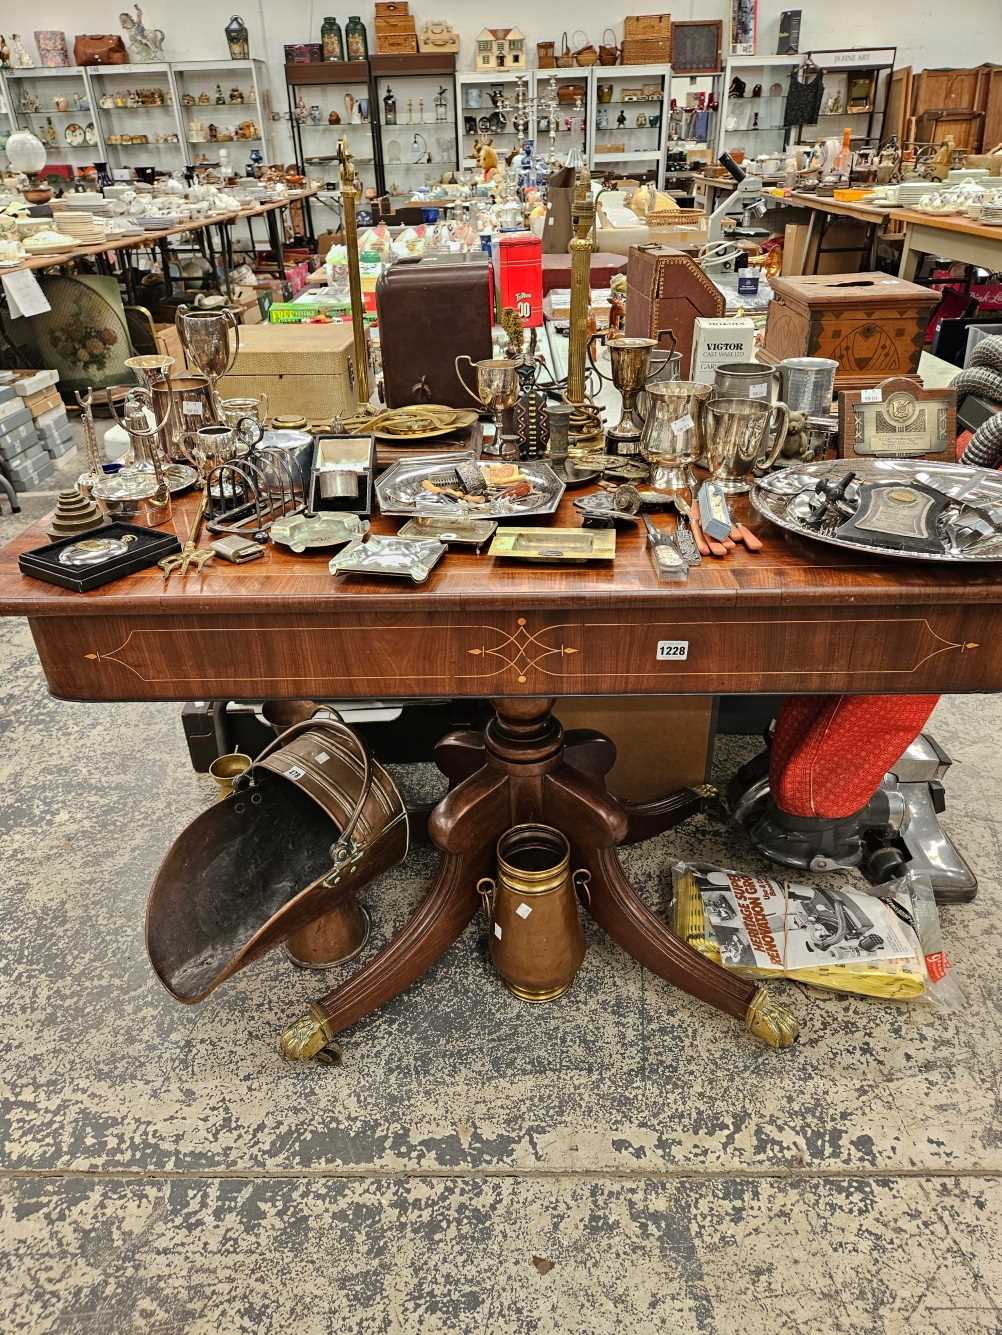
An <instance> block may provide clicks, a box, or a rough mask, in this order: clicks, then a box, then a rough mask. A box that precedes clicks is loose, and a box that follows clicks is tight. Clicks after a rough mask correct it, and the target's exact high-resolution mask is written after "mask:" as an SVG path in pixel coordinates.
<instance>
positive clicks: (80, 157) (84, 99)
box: [4, 65, 107, 178]
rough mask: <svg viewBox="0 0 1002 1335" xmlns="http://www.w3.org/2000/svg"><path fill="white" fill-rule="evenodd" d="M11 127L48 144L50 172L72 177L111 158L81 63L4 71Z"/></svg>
mask: <svg viewBox="0 0 1002 1335" xmlns="http://www.w3.org/2000/svg"><path fill="white" fill-rule="evenodd" d="M4 78H5V80H6V86H7V97H8V100H9V109H10V114H11V128H12V129H23V130H30V131H31V132H32V134H33V135H35V136H36V138H38V139H40V140H41V141H42V143H43V144H44V145H45V149H46V154H47V163H46V171H48V172H51V173H52V174H53V175H56V176H66V177H69V178H72V177H73V176H75V175H76V174H77V173H78V172H79V171H80V170H81V169H82V168H84V167H89V166H90V165H91V164H92V163H93V162H95V161H97V162H103V161H105V160H106V159H107V153H106V151H105V147H104V142H103V140H102V138H101V129H100V126H99V125H98V123H97V118H96V114H95V112H94V110H93V103H92V92H91V85H90V82H89V80H88V78H87V71H86V70H85V69H83V68H81V67H79V66H76V65H71V66H65V67H63V66H60V67H59V68H53V69H49V68H43V67H40V66H39V67H36V68H33V69H8V70H5V71H4Z"/></svg>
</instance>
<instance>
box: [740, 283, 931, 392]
mask: <svg viewBox="0 0 1002 1335" xmlns="http://www.w3.org/2000/svg"><path fill="white" fill-rule="evenodd" d="M772 292H773V296H772V301H771V302H770V303H769V315H768V319H767V321H766V326H765V346H764V348H763V355H764V357H765V359H766V360H767V361H769V362H773V363H775V362H781V361H782V360H783V359H784V358H785V357H830V358H832V359H833V360H834V361H837V362H838V364H839V368H840V369H839V371H838V373H837V375H836V377H835V385H836V387H837V388H839V389H868V388H870V387H871V386H873V385H879V384H880V382H881V381H882V380H886V379H887V377H888V376H892V375H913V374H914V373H915V371H916V370H917V369H918V364H919V357H920V356H921V354H922V344H923V342H924V340H925V331H926V325H927V323H928V321H929V316H930V315H931V314H932V311H933V309H934V308H935V307H936V306H937V305H938V304H939V293H938V292H931V291H930V290H929V288H927V287H919V286H918V284H917V283H907V282H905V280H904V279H903V278H892V277H890V276H889V275H888V274H883V273H851V274H850V273H838V274H813V275H812V274H804V275H803V276H801V277H796V278H792V277H791V278H774V279H773V280H772Z"/></svg>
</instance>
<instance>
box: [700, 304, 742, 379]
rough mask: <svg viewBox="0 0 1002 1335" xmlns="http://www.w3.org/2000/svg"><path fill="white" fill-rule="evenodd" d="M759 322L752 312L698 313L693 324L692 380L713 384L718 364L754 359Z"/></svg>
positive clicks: (723, 364)
mask: <svg viewBox="0 0 1002 1335" xmlns="http://www.w3.org/2000/svg"><path fill="white" fill-rule="evenodd" d="M754 351H755V322H754V321H753V320H752V319H751V318H750V317H749V316H740V317H739V316H732V317H730V318H728V317H727V316H722V315H721V316H713V315H698V316H697V317H696V322H695V325H694V328H693V337H692V367H691V371H690V375H689V379H690V380H698V381H699V383H700V384H701V385H712V384H713V379H714V373H715V371H716V369H717V367H718V366H725V365H726V364H727V363H728V362H751V361H754V360H755V358H754Z"/></svg>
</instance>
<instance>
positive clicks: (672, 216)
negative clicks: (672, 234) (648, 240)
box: [646, 209, 706, 227]
mask: <svg viewBox="0 0 1002 1335" xmlns="http://www.w3.org/2000/svg"><path fill="white" fill-rule="evenodd" d="M646 221H647V226H648V227H692V226H693V224H695V223H701V222H705V221H706V214H705V213H704V212H703V210H702V209H654V210H652V211H651V212H650V213H648V214H647V215H646Z"/></svg>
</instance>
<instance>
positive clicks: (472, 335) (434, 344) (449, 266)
mask: <svg viewBox="0 0 1002 1335" xmlns="http://www.w3.org/2000/svg"><path fill="white" fill-rule="evenodd" d="M376 311H377V313H378V317H379V341H380V350H381V353H382V359H383V387H384V392H385V395H386V405H387V407H388V408H403V407H405V406H406V405H407V404H409V403H420V402H430V403H443V404H445V405H447V406H448V407H450V408H478V409H480V410H481V411H483V408H482V405H481V404H480V403H479V402H478V401H477V400H475V399H473V398H471V397H470V395H469V394H468V393H467V392H466V390H465V389H464V388H463V386H462V384H461V382H460V380H459V377H458V376H457V375H456V364H455V363H456V358H457V357H458V356H459V355H460V353H464V352H465V353H466V354H467V355H468V356H469V357H470V358H472V360H473V361H475V362H476V361H480V360H481V359H482V358H485V357H490V356H491V355H492V352H491V321H492V315H493V302H492V294H491V269H490V261H489V259H488V257H487V255H485V254H484V253H483V251H479V252H476V253H473V254H469V255H442V256H438V255H429V256H423V257H422V258H421V259H417V260H411V259H402V260H396V261H395V262H394V263H393V264H391V265H390V267H389V268H388V269H387V270H386V271H385V272H384V273H383V275H382V277H381V278H380V279H379V282H378V283H377V284H376ZM463 365H464V369H465V371H466V374H467V377H470V376H471V372H470V370H469V368H468V367H467V366H466V364H465V363H464V364H463Z"/></svg>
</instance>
